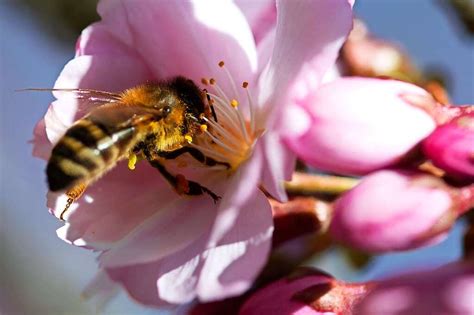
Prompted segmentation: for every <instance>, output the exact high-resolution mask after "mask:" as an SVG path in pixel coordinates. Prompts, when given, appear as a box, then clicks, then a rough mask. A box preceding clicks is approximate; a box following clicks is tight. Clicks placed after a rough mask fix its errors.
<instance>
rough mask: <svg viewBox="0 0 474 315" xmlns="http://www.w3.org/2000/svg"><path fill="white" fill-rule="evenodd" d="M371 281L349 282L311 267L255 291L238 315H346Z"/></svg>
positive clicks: (365, 291) (370, 286) (364, 292)
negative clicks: (361, 282) (363, 282)
mask: <svg viewBox="0 0 474 315" xmlns="http://www.w3.org/2000/svg"><path fill="white" fill-rule="evenodd" d="M371 288H372V284H348V283H344V282H340V281H337V280H336V279H334V278H332V277H330V276H329V275H327V274H325V273H323V272H320V271H317V270H314V269H310V268H302V269H301V270H300V271H299V272H298V273H297V274H295V275H294V276H291V277H289V278H286V279H282V280H279V281H276V282H274V283H272V284H270V285H269V286H267V287H265V288H263V289H261V290H260V291H257V293H255V294H253V295H252V296H251V297H250V298H249V300H247V302H246V303H245V304H244V305H243V307H242V308H241V310H240V313H239V315H261V314H272V315H320V314H325V315H330V314H349V313H350V310H351V309H352V307H353V305H354V304H355V303H356V302H358V301H360V299H361V298H362V297H363V296H365V294H366V293H367V292H368V290H370V289H371Z"/></svg>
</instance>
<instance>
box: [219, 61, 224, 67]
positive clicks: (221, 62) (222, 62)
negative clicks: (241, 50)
mask: <svg viewBox="0 0 474 315" xmlns="http://www.w3.org/2000/svg"><path fill="white" fill-rule="evenodd" d="M223 66H224V61H222V60H221V61H219V67H221V68H222V67H223Z"/></svg>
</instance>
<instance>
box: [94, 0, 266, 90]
mask: <svg viewBox="0 0 474 315" xmlns="http://www.w3.org/2000/svg"><path fill="white" fill-rule="evenodd" d="M98 11H99V14H100V15H101V16H102V19H103V21H102V23H104V25H106V27H107V28H108V30H109V32H110V33H111V34H113V36H114V37H115V38H117V39H119V40H120V41H122V42H123V43H124V44H126V45H127V46H129V47H132V48H133V49H135V50H136V51H137V52H138V53H139V54H140V56H141V57H142V59H143V60H144V61H145V62H146V64H147V65H148V66H149V67H150V69H151V70H152V72H153V74H154V76H155V78H159V79H162V78H168V77H172V76H176V75H184V76H187V77H189V78H190V79H192V80H195V81H196V82H199V81H200V80H201V78H203V77H206V78H209V77H216V78H217V81H218V82H223V85H225V82H226V81H225V80H220V79H221V78H226V77H225V74H224V73H223V72H222V71H218V69H219V67H217V63H218V62H219V61H221V60H224V61H225V62H226V64H227V67H228V68H229V70H230V71H231V73H232V75H233V76H234V79H235V80H236V82H242V81H249V80H250V79H252V74H253V73H254V72H255V70H256V66H257V56H256V48H255V43H254V39H253V36H252V32H251V30H250V26H249V25H248V23H247V21H246V19H245V17H244V15H243V14H242V12H241V11H240V10H239V8H238V7H237V6H236V5H235V4H234V3H232V2H230V1H216V2H206V1H152V0H143V1H131V0H124V1H101V2H100V3H99V6H98ZM128 21H134V23H129V22H128ZM224 89H225V90H226V91H230V89H227V88H224Z"/></svg>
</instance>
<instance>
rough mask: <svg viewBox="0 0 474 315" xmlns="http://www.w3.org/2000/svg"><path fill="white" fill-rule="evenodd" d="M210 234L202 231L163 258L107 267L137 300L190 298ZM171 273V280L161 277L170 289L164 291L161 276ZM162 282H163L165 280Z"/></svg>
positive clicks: (164, 301)
mask: <svg viewBox="0 0 474 315" xmlns="http://www.w3.org/2000/svg"><path fill="white" fill-rule="evenodd" d="M207 236H208V235H203V236H201V238H199V239H197V240H196V241H195V242H193V243H192V244H190V245H189V246H188V247H186V248H185V249H183V250H181V251H179V252H177V253H175V254H172V255H169V256H167V257H165V258H163V259H161V260H158V261H155V262H152V263H147V264H139V265H130V266H126V267H119V268H107V269H106V272H107V274H108V275H109V276H110V277H111V278H112V280H114V281H116V282H119V283H120V284H121V285H122V286H123V288H124V289H125V290H126V291H127V293H128V294H129V295H130V296H131V297H132V298H134V299H135V300H137V301H138V302H140V303H142V304H145V305H151V306H164V305H167V304H169V303H186V302H190V301H191V300H192V299H193V298H194V297H195V296H196V292H195V288H196V285H197V282H198V276H199V271H200V270H201V265H200V264H199V259H200V256H199V255H200V254H201V253H202V252H203V251H204V248H205V244H206V242H207ZM168 273H171V275H172V276H175V277H173V278H172V279H171V280H172V281H168V279H165V280H162V283H164V285H165V286H167V290H166V291H164V292H161V291H160V290H159V289H158V288H159V283H158V282H159V279H160V278H161V277H162V276H163V275H165V274H168ZM144 275H146V276H144ZM162 285H163V284H162Z"/></svg>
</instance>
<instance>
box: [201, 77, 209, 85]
mask: <svg viewBox="0 0 474 315" xmlns="http://www.w3.org/2000/svg"><path fill="white" fill-rule="evenodd" d="M201 83H202V84H204V85H209V80H208V79H206V78H202V79H201Z"/></svg>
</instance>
